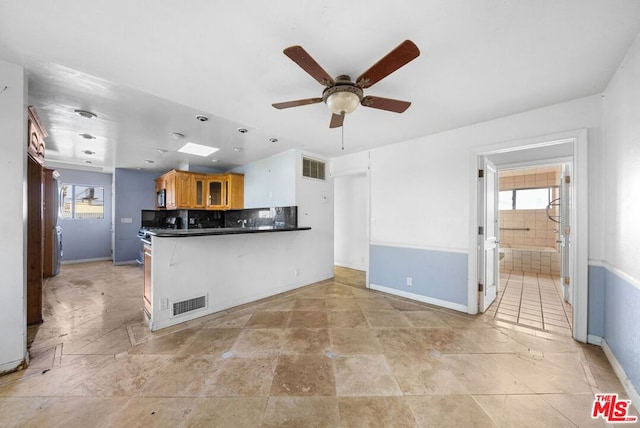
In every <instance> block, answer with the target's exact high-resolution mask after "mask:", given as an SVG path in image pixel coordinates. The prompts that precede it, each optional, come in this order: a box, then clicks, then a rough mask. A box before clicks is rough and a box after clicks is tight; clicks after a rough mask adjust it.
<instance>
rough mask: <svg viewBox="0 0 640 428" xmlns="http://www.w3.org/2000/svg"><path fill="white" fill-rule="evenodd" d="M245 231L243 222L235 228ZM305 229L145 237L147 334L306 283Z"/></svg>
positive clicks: (293, 226) (211, 231) (283, 226)
mask: <svg viewBox="0 0 640 428" xmlns="http://www.w3.org/2000/svg"><path fill="white" fill-rule="evenodd" d="M240 224H241V225H242V226H244V223H243V222H240ZM309 230H311V228H310V227H297V224H278V225H261V226H252V227H247V226H245V227H222V228H204V229H201V228H194V229H168V230H166V229H158V230H151V231H149V237H150V238H149V240H148V241H147V244H146V245H145V300H146V301H145V306H146V310H147V313H148V315H149V318H150V320H149V328H150V329H151V330H152V331H155V330H159V329H162V328H165V327H169V326H172V325H175V324H179V323H182V322H185V321H189V320H192V319H195V318H199V317H202V316H205V315H209V314H211V313H214V312H218V311H221V310H224V309H228V308H230V307H233V306H237V305H241V304H244V303H248V302H252V301H255V300H259V299H261V298H265V297H268V296H272V295H275V294H278V293H281V292H284V291H288V290H292V289H295V288H298V287H301V286H303V285H307V284H308V283H309V282H307V281H306V280H305V278H304V276H303V275H301V270H303V269H304V268H305V266H308V263H309V260H308V256H307V255H308V253H309V249H308V248H307V247H308V240H307V239H304V237H303V236H301V235H302V234H305V233H309V232H306V231H309Z"/></svg>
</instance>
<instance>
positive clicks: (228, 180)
mask: <svg viewBox="0 0 640 428" xmlns="http://www.w3.org/2000/svg"><path fill="white" fill-rule="evenodd" d="M243 208H244V175H242V174H225V175H224V209H226V210H241V209H243Z"/></svg>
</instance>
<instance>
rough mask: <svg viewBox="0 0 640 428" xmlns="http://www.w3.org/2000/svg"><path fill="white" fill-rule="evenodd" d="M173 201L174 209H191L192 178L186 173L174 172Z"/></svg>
mask: <svg viewBox="0 0 640 428" xmlns="http://www.w3.org/2000/svg"><path fill="white" fill-rule="evenodd" d="M175 181H176V185H175V186H176V187H175V199H176V208H178V209H182V208H191V203H192V196H191V195H192V193H193V192H192V188H191V183H192V177H191V174H189V173H188V172H182V171H176V173H175Z"/></svg>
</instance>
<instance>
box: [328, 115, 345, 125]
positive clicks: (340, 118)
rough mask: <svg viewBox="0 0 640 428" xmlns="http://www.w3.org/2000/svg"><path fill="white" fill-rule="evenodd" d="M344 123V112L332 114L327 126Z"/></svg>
mask: <svg viewBox="0 0 640 428" xmlns="http://www.w3.org/2000/svg"><path fill="white" fill-rule="evenodd" d="M343 123H344V114H332V115H331V122H329V128H340V127H341V126H342V124H343Z"/></svg>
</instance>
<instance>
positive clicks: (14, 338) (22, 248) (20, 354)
mask: <svg viewBox="0 0 640 428" xmlns="http://www.w3.org/2000/svg"><path fill="white" fill-rule="evenodd" d="M5 86H6V89H5V90H4V91H2V90H3V88H4V87H5ZM0 91H2V93H0V141H2V143H1V144H0V181H1V182H2V193H3V201H4V202H5V203H4V204H3V207H2V242H3V244H4V245H2V246H0V272H2V275H1V276H0V337H1V338H2V343H0V373H2V372H4V371H9V370H12V369H14V368H16V367H17V366H18V365H19V364H20V363H21V362H22V361H23V359H24V358H25V355H26V349H27V327H26V325H27V321H26V298H25V295H26V270H25V266H26V262H25V260H26V254H27V251H26V247H27V246H26V242H27V239H26V230H27V229H26V218H27V211H26V206H27V205H26V204H27V202H26V170H27V144H26V141H27V137H26V129H27V120H26V112H27V105H26V102H27V83H26V78H25V72H24V69H23V68H22V67H19V66H17V65H13V64H9V63H6V62H4V61H0Z"/></svg>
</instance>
